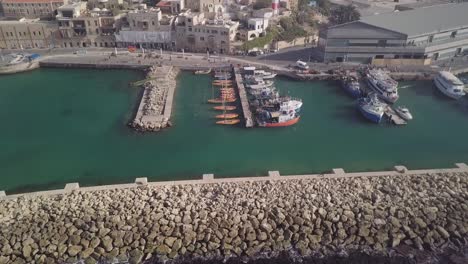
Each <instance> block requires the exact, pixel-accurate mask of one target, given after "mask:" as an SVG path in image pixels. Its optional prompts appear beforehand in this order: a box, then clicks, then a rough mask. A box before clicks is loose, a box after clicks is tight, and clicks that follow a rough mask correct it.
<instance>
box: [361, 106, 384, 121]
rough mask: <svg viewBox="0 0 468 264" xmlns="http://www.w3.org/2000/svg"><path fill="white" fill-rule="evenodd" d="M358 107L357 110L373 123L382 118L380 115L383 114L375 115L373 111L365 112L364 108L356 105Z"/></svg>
mask: <svg viewBox="0 0 468 264" xmlns="http://www.w3.org/2000/svg"><path fill="white" fill-rule="evenodd" d="M358 108H359V111H360V112H361V114H362V115H363V116H364V117H365V118H366V119H367V120H369V121H371V122H373V123H377V124H378V123H380V121H381V120H382V117H383V114H382V115H377V114H374V113H369V112H367V111H366V110H365V109H363V108H362V107H361V106H359V107H358Z"/></svg>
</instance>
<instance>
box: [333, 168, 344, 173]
mask: <svg viewBox="0 0 468 264" xmlns="http://www.w3.org/2000/svg"><path fill="white" fill-rule="evenodd" d="M333 174H346V172H345V171H344V170H343V169H342V168H335V169H333Z"/></svg>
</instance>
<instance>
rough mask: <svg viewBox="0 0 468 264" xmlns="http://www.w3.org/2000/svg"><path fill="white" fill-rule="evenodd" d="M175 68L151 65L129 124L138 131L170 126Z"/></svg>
mask: <svg viewBox="0 0 468 264" xmlns="http://www.w3.org/2000/svg"><path fill="white" fill-rule="evenodd" d="M176 75H177V70H176V69H175V68H174V67H172V66H153V67H151V68H150V70H149V72H148V75H147V79H146V80H148V81H147V82H145V83H144V91H143V95H142V97H141V101H140V104H139V106H138V110H137V112H136V115H135V119H134V120H133V122H132V123H130V126H132V127H133V128H135V129H137V130H139V131H158V130H160V129H161V128H165V127H167V126H170V125H171V124H170V121H169V119H170V117H171V113H172V101H173V98H174V91H175V87H176V81H175V76H176Z"/></svg>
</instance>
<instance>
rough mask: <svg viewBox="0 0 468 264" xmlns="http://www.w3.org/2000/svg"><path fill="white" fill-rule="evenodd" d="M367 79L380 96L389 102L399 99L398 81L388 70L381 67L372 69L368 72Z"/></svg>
mask: <svg viewBox="0 0 468 264" xmlns="http://www.w3.org/2000/svg"><path fill="white" fill-rule="evenodd" d="M366 80H367V83H368V85H369V87H370V88H371V89H372V90H374V91H375V92H376V93H377V95H378V96H379V98H381V99H383V100H384V101H386V102H388V103H395V102H396V101H397V100H398V98H399V96H398V89H397V87H398V82H397V81H395V80H393V79H392V78H391V77H390V76H389V75H388V73H387V72H385V71H383V70H381V69H370V70H368V71H367V73H366Z"/></svg>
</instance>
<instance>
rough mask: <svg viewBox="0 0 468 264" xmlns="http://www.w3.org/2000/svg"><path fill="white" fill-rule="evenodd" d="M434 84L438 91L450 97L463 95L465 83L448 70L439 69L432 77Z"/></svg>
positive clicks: (456, 97)
mask: <svg viewBox="0 0 468 264" xmlns="http://www.w3.org/2000/svg"><path fill="white" fill-rule="evenodd" d="M434 84H435V86H436V87H437V89H439V91H441V92H442V93H443V94H445V95H446V96H448V97H450V98H452V99H459V98H460V97H462V96H464V95H465V92H464V91H463V90H464V88H465V84H464V83H463V82H462V81H460V79H458V78H457V77H456V76H455V75H453V73H451V72H449V71H440V72H439V73H438V74H437V76H436V77H435V78H434Z"/></svg>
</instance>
